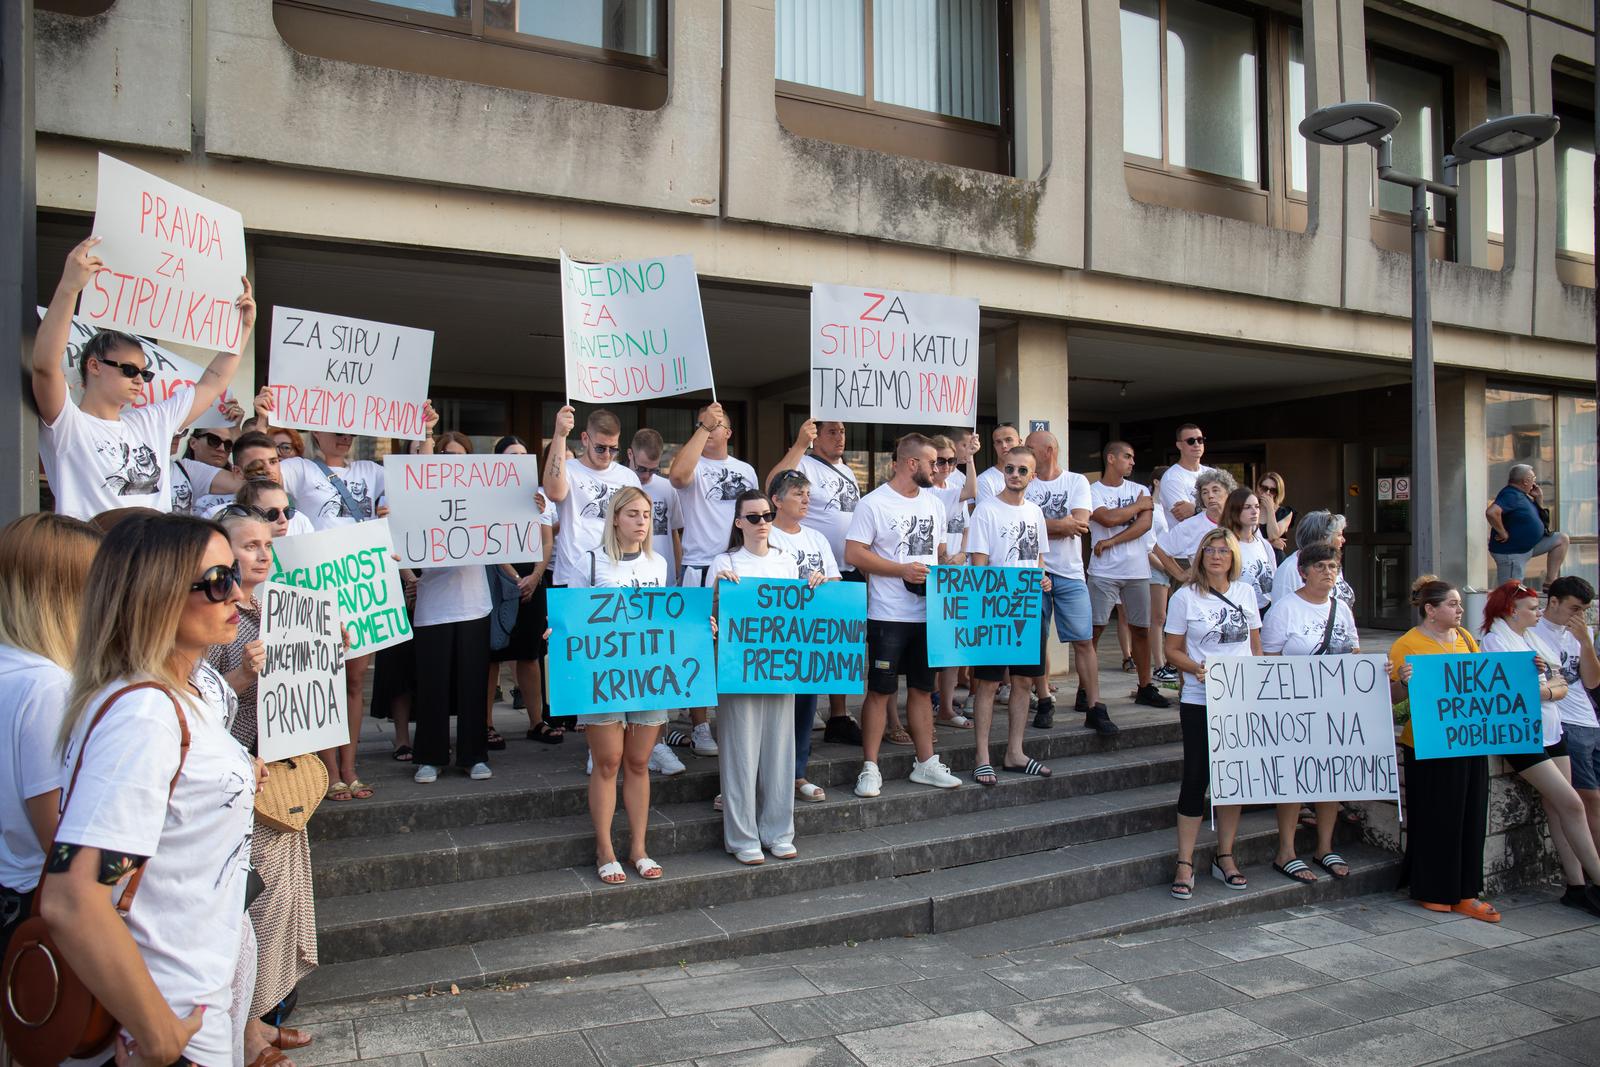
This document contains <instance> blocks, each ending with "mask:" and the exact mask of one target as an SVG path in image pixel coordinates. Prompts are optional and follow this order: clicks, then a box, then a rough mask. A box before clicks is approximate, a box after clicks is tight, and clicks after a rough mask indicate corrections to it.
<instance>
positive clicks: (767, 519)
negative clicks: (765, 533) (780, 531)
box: [739, 511, 778, 526]
mask: <svg viewBox="0 0 1600 1067" xmlns="http://www.w3.org/2000/svg"><path fill="white" fill-rule="evenodd" d="M777 517H778V516H777V515H775V514H773V513H772V512H770V511H752V512H751V513H750V514H748V515H740V516H739V518H741V519H743V520H744V521H745V522H747V523H749V524H750V525H751V526H761V525H763V524H769V523H771V522H772V520H773V519H776V518H777Z"/></svg>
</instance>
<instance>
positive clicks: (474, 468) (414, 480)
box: [383, 453, 544, 568]
mask: <svg viewBox="0 0 1600 1067" xmlns="http://www.w3.org/2000/svg"><path fill="white" fill-rule="evenodd" d="M383 481H384V485H385V486H386V487H387V489H388V497H389V529H390V530H391V531H392V532H393V533H394V547H395V551H396V552H397V553H399V556H400V563H401V565H402V566H405V567H420V568H428V567H468V566H473V565H475V564H489V563H537V562H538V561H539V560H540V559H541V558H543V553H544V546H543V545H542V544H541V543H540V511H539V502H538V500H537V499H536V497H537V494H538V492H539V461H538V457H536V456H526V455H523V456H517V455H510V454H503V455H492V454H491V455H466V456H450V455H432V456H399V455H394V454H393V453H391V454H390V455H387V456H385V457H384V459H383Z"/></svg>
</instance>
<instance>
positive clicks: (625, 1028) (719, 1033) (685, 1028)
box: [584, 1008, 778, 1067]
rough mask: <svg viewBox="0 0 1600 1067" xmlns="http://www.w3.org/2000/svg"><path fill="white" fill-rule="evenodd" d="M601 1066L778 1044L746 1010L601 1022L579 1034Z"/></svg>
mask: <svg viewBox="0 0 1600 1067" xmlns="http://www.w3.org/2000/svg"><path fill="white" fill-rule="evenodd" d="M584 1036H585V1037H587V1038H588V1039H589V1044H590V1045H591V1046H593V1048H594V1051H595V1053H596V1054H597V1055H598V1056H599V1057H600V1062H601V1063H603V1064H605V1065H606V1067H647V1065H651V1064H664V1063H671V1062H673V1061H675V1060H687V1059H692V1058H694V1057H697V1056H716V1055H720V1054H722V1053H727V1052H744V1051H746V1050H748V1049H753V1048H763V1047H767V1046H771V1045H776V1044H777V1043H778V1035H777V1034H775V1033H773V1032H772V1028H771V1027H769V1026H768V1025H767V1024H766V1023H764V1022H762V1021H761V1019H760V1018H759V1017H758V1016H757V1015H756V1013H755V1012H753V1011H751V1010H750V1009H749V1008H738V1009H735V1010H733V1011H716V1012H710V1013H709V1014H706V1015H692V1016H683V1017H678V1018H667V1019H650V1020H647V1021H645V1022H642V1023H623V1024H621V1025H619V1026H602V1027H599V1028H597V1029H594V1030H589V1031H587V1032H586V1033H585V1035H584Z"/></svg>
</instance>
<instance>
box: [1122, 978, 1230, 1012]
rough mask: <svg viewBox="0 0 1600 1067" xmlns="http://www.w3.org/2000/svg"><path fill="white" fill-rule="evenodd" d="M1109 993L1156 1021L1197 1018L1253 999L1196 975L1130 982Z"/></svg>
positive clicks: (1210, 979)
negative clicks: (1187, 1016) (1197, 1014)
mask: <svg viewBox="0 0 1600 1067" xmlns="http://www.w3.org/2000/svg"><path fill="white" fill-rule="evenodd" d="M1106 992H1107V993H1108V994H1110V995H1111V996H1114V997H1117V998H1119V999H1121V1000H1125V1001H1127V1002H1128V1003H1129V1004H1132V1005H1133V1006H1134V1007H1136V1008H1138V1009H1139V1010H1140V1011H1142V1012H1144V1013H1145V1014H1146V1015H1149V1016H1150V1017H1151V1018H1153V1019H1165V1018H1168V1017H1170V1016H1173V1015H1193V1014H1195V1013H1196V1012H1201V1011H1208V1010H1210V1009H1211V1008H1225V1007H1227V1006H1228V1005H1229V1004H1237V1003H1238V1002H1239V1001H1241V1000H1249V999H1250V996H1249V994H1247V993H1241V992H1239V991H1238V990H1237V989H1235V988H1233V987H1232V986H1226V985H1223V984H1222V983H1221V982H1218V981H1216V980H1215V979H1212V978H1207V977H1206V976H1205V975H1204V974H1197V973H1194V972H1190V973H1188V974H1169V975H1164V976H1163V977H1161V978H1151V979H1148V980H1146V981H1143V982H1130V983H1129V984H1127V985H1120V986H1116V987H1114V988H1111V989H1107V990H1106Z"/></svg>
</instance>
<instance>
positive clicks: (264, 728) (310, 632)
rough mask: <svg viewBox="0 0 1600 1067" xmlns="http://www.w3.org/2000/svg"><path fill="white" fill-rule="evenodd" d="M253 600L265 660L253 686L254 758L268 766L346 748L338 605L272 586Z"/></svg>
mask: <svg viewBox="0 0 1600 1067" xmlns="http://www.w3.org/2000/svg"><path fill="white" fill-rule="evenodd" d="M256 595H257V596H258V597H259V598H260V603H261V643H262V644H263V645H264V646H265V647H266V656H267V658H266V662H265V664H263V665H262V668H261V674H260V677H259V678H257V680H256V751H257V753H258V754H259V755H260V756H261V758H262V759H264V760H266V761H267V762H268V763H271V762H272V761H273V760H280V759H292V758H294V757H295V756H303V755H305V754H306V753H307V752H320V751H322V750H323V749H325V748H338V747H339V746H340V745H347V744H349V743H350V723H349V720H348V719H347V718H346V714H345V712H346V708H345V704H346V701H347V699H348V698H347V697H346V695H345V685H344V656H345V649H344V636H343V634H342V632H341V630H340V619H339V605H338V598H337V597H336V596H335V594H333V593H332V592H329V591H327V590H321V589H297V588H295V587H294V586H292V585H279V584H277V583H275V582H264V583H262V585H261V588H260V589H259V590H258V591H257V594H256Z"/></svg>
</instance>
